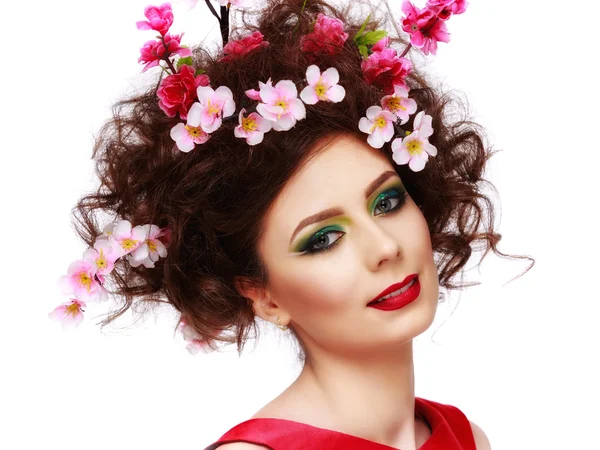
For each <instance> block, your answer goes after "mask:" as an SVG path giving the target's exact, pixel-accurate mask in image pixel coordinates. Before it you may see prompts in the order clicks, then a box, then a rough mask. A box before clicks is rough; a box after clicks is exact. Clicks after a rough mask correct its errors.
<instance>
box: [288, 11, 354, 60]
mask: <svg viewBox="0 0 600 450" xmlns="http://www.w3.org/2000/svg"><path fill="white" fill-rule="evenodd" d="M346 39H348V33H346V32H344V22H342V21H341V20H340V19H337V18H335V17H329V16H326V15H325V14H322V13H319V15H318V16H317V21H316V22H315V26H314V29H313V31H312V32H311V33H309V34H307V35H304V36H302V38H301V41H300V46H301V47H300V48H301V50H302V52H304V53H306V54H308V55H310V56H314V54H319V53H322V54H325V55H335V54H336V53H339V52H340V51H341V50H342V48H343V47H344V42H346ZM311 54H312V55H311Z"/></svg>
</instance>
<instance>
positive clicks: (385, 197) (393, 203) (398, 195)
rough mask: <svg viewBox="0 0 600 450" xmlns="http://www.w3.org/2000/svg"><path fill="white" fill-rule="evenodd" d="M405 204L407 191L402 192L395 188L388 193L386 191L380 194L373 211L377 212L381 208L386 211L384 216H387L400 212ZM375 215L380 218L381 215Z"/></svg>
mask: <svg viewBox="0 0 600 450" xmlns="http://www.w3.org/2000/svg"><path fill="white" fill-rule="evenodd" d="M405 203H406V191H404V190H402V191H401V190H398V189H395V188H393V189H388V190H387V191H384V192H382V193H381V194H379V197H377V200H376V202H375V208H374V210H373V211H374V212H375V211H376V210H377V208H379V207H381V209H383V210H384V211H383V213H382V214H384V215H385V214H389V213H393V212H396V211H399V210H400V209H401V208H402V207H403V206H404V204H405ZM375 215H376V216H379V215H381V214H375Z"/></svg>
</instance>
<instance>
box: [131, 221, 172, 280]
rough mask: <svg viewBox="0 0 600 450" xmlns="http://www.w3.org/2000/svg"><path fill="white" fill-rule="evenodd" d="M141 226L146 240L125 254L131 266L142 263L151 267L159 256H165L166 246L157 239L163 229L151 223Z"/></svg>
mask: <svg viewBox="0 0 600 450" xmlns="http://www.w3.org/2000/svg"><path fill="white" fill-rule="evenodd" d="M142 228H143V229H144V232H145V233H146V240H145V241H144V242H143V243H142V244H141V245H140V246H139V247H138V248H136V249H135V250H134V251H133V252H131V253H130V254H129V255H127V260H128V261H129V263H130V264H131V266H132V267H138V266H139V265H142V264H143V265H144V267H147V268H149V269H152V268H154V263H155V262H156V261H158V259H159V257H161V258H165V257H166V256H167V248H166V247H165V245H164V244H163V243H162V242H161V241H160V239H159V237H161V236H162V235H163V230H161V229H160V228H159V227H157V226H156V225H152V224H150V225H142Z"/></svg>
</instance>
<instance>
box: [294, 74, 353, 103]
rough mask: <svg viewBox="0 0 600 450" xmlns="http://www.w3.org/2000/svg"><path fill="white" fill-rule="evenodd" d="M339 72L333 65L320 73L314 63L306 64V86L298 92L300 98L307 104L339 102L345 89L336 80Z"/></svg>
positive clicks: (338, 77) (343, 95) (344, 93)
mask: <svg viewBox="0 0 600 450" xmlns="http://www.w3.org/2000/svg"><path fill="white" fill-rule="evenodd" d="M339 80H340V74H339V73H338V71H337V69H336V68H335V67H330V68H329V69H327V70H326V71H325V72H323V73H322V74H321V71H320V70H319V67H317V66H316V65H314V64H313V65H311V66H308V69H306V81H307V82H308V86H306V87H305V88H304V89H302V92H300V98H301V99H302V101H303V102H304V103H306V104H307V105H314V104H315V103H317V102H318V101H320V100H321V101H329V102H334V103H338V102H341V101H342V100H343V99H344V97H345V95H346V90H345V89H344V87H343V86H340V85H339V84H337V83H338V81H339Z"/></svg>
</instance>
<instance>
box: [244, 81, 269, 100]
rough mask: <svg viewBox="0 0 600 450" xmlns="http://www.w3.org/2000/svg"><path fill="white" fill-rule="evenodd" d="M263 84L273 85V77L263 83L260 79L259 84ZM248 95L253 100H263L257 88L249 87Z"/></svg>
mask: <svg viewBox="0 0 600 450" xmlns="http://www.w3.org/2000/svg"><path fill="white" fill-rule="evenodd" d="M263 84H264V85H265V86H273V82H272V81H271V79H270V78H269V79H268V80H267V82H266V83H262V82H261V81H259V82H258V85H259V86H262V85H263ZM246 95H247V96H248V97H249V98H251V99H252V100H258V101H259V102H260V100H261V98H260V91H257V90H256V89H248V90H247V91H246Z"/></svg>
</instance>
